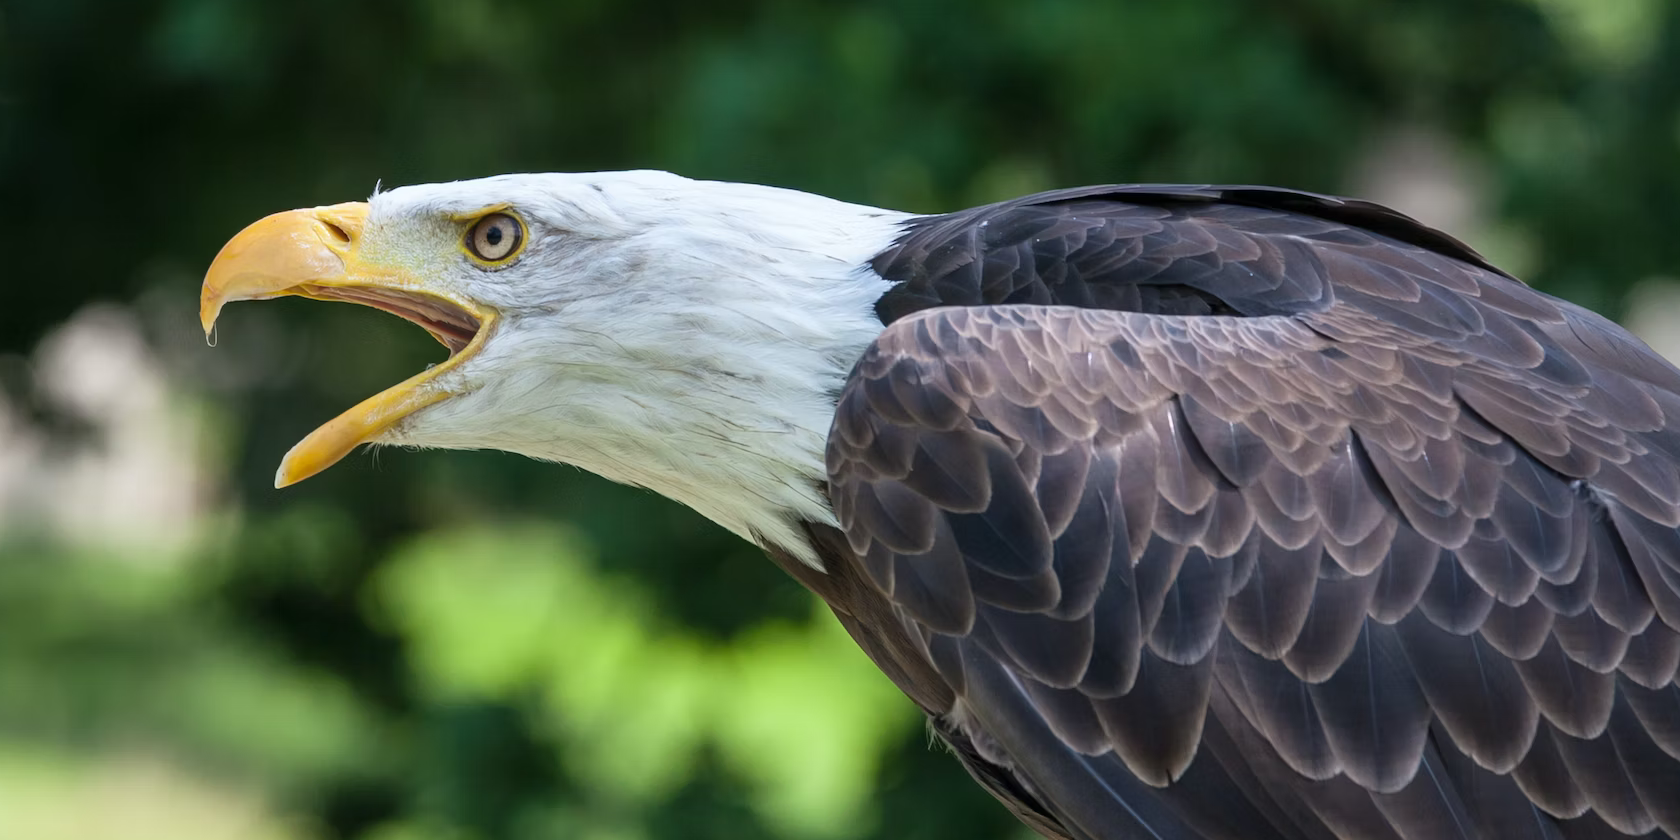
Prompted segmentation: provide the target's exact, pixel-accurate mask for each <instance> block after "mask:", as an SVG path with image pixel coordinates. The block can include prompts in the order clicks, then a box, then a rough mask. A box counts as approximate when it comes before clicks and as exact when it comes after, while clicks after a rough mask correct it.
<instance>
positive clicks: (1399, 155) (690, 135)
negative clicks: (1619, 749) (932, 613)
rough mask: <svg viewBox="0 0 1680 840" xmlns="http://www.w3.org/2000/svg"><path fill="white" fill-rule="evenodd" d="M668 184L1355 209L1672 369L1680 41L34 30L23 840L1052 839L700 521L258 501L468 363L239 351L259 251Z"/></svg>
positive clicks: (1171, 11)
mask: <svg viewBox="0 0 1680 840" xmlns="http://www.w3.org/2000/svg"><path fill="white" fill-rule="evenodd" d="M643 167H648V168H665V169H672V170H675V171H677V172H680V173H683V174H686V175H690V176H695V177H703V178H721V179H730V180H748V181H758V182H766V183H773V184H778V185H784V186H790V187H796V188H800V189H805V190H811V191H816V192H822V193H826V194H829V195H832V196H835V197H838V198H842V199H846V200H850V201H858V202H865V203H872V204H878V205H884V206H890V207H895V208H900V209H905V210H914V211H940V210H949V209H956V208H959V207H963V206H967V205H970V204H973V203H977V202H981V201H986V200H992V199H997V198H1003V197H1007V196H1011V195H1015V194H1020V193H1024V192H1028V191H1032V190H1037V189H1044V188H1050V187H1056V186H1069V185H1077V184H1084V183H1095V182H1109V181H1188V182H1210V181H1211V182H1260V183H1275V184H1282V185H1288V186H1296V187H1302V188H1306V189H1312V190H1319V191H1328V192H1342V193H1356V194H1361V195H1364V196H1367V197H1371V198H1376V199H1379V200H1383V201H1386V202H1389V203H1392V204H1395V205H1397V206H1399V207H1401V208H1402V209H1404V210H1407V211H1409V212H1412V213H1414V214H1416V215H1418V216H1420V217H1422V218H1424V219H1425V220H1427V221H1430V222H1433V223H1435V224H1438V225H1441V226H1443V227H1446V228H1448V229H1449V230H1451V231H1453V232H1455V233H1457V234H1459V235H1460V236H1462V237H1464V238H1466V239H1468V240H1469V241H1470V242H1471V243H1472V244H1474V245H1476V246H1478V247H1480V248H1482V249H1483V250H1485V251H1486V252H1487V253H1489V254H1490V255H1491V256H1492V257H1493V258H1494V259H1495V260H1496V261H1498V262H1500V263H1501V264H1503V265H1506V266H1508V267H1509V268H1511V269H1513V270H1515V271H1516V272H1518V273H1520V274H1522V275H1523V276H1525V277H1527V278H1529V279H1530V280H1531V281H1533V282H1535V283H1537V284H1538V285H1540V286H1542V287H1544V288H1546V289H1548V290H1550V291H1553V292H1555V293H1558V294H1561V295H1564V296H1566V297H1570V298H1573V299H1575V300H1578V301H1580V302H1583V303H1585V304H1587V305H1589V306H1593V307H1595V308H1599V309H1601V310H1604V311H1606V312H1609V313H1610V314H1612V315H1614V316H1616V317H1623V318H1627V319H1629V320H1630V323H1632V325H1633V326H1634V327H1635V328H1636V329H1637V330H1638V331H1640V332H1641V333H1642V334H1643V335H1645V336H1647V338H1648V339H1649V340H1651V341H1652V342H1653V343H1654V344H1656V345H1657V346H1658V347H1659V348H1660V349H1673V348H1676V347H1680V339H1676V338H1675V332H1676V331H1677V330H1680V327H1676V324H1680V295H1677V294H1676V293H1675V291H1674V289H1675V286H1674V285H1673V284H1672V281H1671V280H1670V279H1668V278H1669V277H1671V276H1672V275H1673V273H1674V272H1676V271H1680V212H1677V210H1676V207H1677V206H1680V3H1674V2H1667V1H1666V0H1269V1H1268V2H1247V1H1246V0H906V1H905V2H896V3H887V2H876V3H854V4H847V3H824V4H816V3H800V2H792V0H715V1H714V2H631V1H630V0H621V2H608V0H576V2H555V3H537V2H529V3H516V2H506V1H505V0H503V1H498V0H419V2H397V0H383V1H382V2H377V1H376V2H361V3H356V2H343V0H334V2H328V1H327V0H288V1H287V2H272V3H254V2H249V3H248V2H229V1H228V0H131V2H121V3H112V2H94V0H0V242H3V243H4V246H5V247H4V254H5V257H4V260H3V262H0V840H60V839H62V840H88V839H89V838H118V837H120V838H124V840H151V839H152V838H158V840H212V839H213V838H215V839H217V840H220V838H253V840H316V839H318V840H338V838H344V839H345V840H351V838H354V839H355V840H493V839H496V838H514V840H524V838H583V840H653V838H712V839H713V840H753V838H780V839H781V840H861V839H862V838H904V839H905V840H943V839H945V838H949V840H990V839H991V838H1021V837H1024V836H1025V835H1024V832H1023V830H1022V829H1020V828H1018V827H1017V826H1015V824H1014V823H1013V822H1012V821H1011V820H1010V819H1008V818H1007V817H1006V816H1005V814H1004V812H1003V810H1002V809H1001V808H999V807H997V806H995V805H994V804H992V803H991V802H990V800H989V799H987V798H986V797H985V796H984V795H983V794H981V793H979V792H978V791H977V790H976V789H974V788H973V787H972V786H971V785H970V783H969V782H968V780H967V778H966V777H965V775H964V774H963V773H962V772H961V770H960V769H959V768H958V767H957V765H956V763H955V762H954V761H953V760H951V759H950V758H949V757H948V756H945V755H942V754H940V753H939V752H937V751H936V750H930V749H929V748H928V739H927V736H926V734H925V733H924V731H923V729H922V727H921V724H920V722H919V720H918V719H917V717H916V715H915V713H914V712H913V710H912V708H911V706H910V704H909V703H908V702H907V701H904V700H902V699H901V698H900V697H899V696H898V695H897V694H896V692H895V691H894V690H893V689H892V688H891V686H890V685H888V683H887V682H886V680H885V679H883V678H882V677H880V676H879V675H877V674H876V673H875V672H874V670H873V668H872V667H871V666H870V665H869V664H868V663H867V662H866V661H865V660H864V659H863V657H862V656H861V655H860V654H858V653H857V652H856V651H854V650H853V648H852V646H851V644H850V642H849V641H848V640H847V639H846V638H845V637H844V634H843V633H841V632H839V631H838V630H837V629H836V627H835V625H834V623H833V622H832V620H830V619H829V618H827V617H826V616H825V614H824V613H823V612H822V611H821V610H820V609H818V608H817V607H816V606H815V605H814V604H813V602H812V599H811V598H809V597H808V596H807V595H806V594H804V592H803V591H802V590H800V589H799V588H798V587H796V586H795V585H793V584H792V583H791V582H789V581H788V580H786V579H785V578H783V577H782V576H781V575H780V574H779V573H778V572H776V571H775V570H774V569H773V568H772V567H771V565H770V564H769V563H767V562H765V561H764V560H763V558H761V557H760V556H759V555H758V553H757V552H756V551H755V550H754V549H752V548H750V547H749V546H747V545H745V544H743V543H741V542H739V541H737V540H736V539H734V538H733V537H731V536H729V535H727V534H725V533H724V532H723V531H721V530H720V529H718V528H715V527H712V526H711V525H709V524H708V523H706V522H704V521H702V520H701V519H700V518H699V517H697V516H696V515H694V514H692V513H690V512H688V511H686V510H684V509H681V508H678V507H677V506H675V505H674V504H671V503H668V502H665V501H663V500H661V499H658V498H655V497H653V496H651V495H650V494H647V493H643V492H639V491H634V490H629V489H626V488H623V487H618V486H614V485H610V484H607V483H606V482H604V481H602V480H599V479H596V478H594V477H592V476H587V475H583V474H581V473H579V472H577V471H575V470H572V469H569V468H562V467H555V466H548V465H541V464H534V463H530V462H527V461H524V460H521V459H519V458H516V457H512V456H508V455H503V454H499V453H441V452H427V453H411V452H406V451H400V450H386V451H381V452H371V453H368V452H365V453H361V454H358V455H356V456H354V457H352V458H350V459H348V460H347V461H346V462H345V463H342V464H340V465H339V466H337V467H336V468H334V469H332V470H331V471H329V472H327V473H325V474H324V475H322V476H320V477H318V478H315V479H312V480H310V481H308V482H306V483H305V484H303V485H300V486H298V487H296V488H292V489H288V490H286V491H284V492H277V491H275V490H273V489H271V487H270V481H271V475H272V470H273V469H274V467H275V466H276V464H277V463H278V461H279V458H280V455H281V454H282V453H283V452H284V451H285V450H286V449H287V447H289V446H290V445H291V443H292V442H294V441H295V440H297V439H298V438H300V437H302V436H303V435H304V434H305V433H306V432H308V431H309V430H310V429H311V428H313V427H314V426H315V425H317V424H318V423H320V422H322V421H324V420H326V419H328V418H329V417H331V416H332V415H334V414H335V413H337V412H338V411H340V410H342V409H344V408H346V407H348V406H350V405H351V404H353V403H355V402H356V401H358V400H359V399H361V398H362V397H364V396H367V395H369V394H371V393H373V392H375V391H376V390H379V389H381V388H383V387H385V386H387V385H390V384H392V383H395V382H397V381H398V380H400V379H402V378H405V377H407V376H408V375H409V374H411V373H413V372H414V371H415V370H418V369H419V368H420V367H421V366H422V365H424V364H426V363H427V362H431V361H437V360H439V359H440V358H441V357H442V352H443V351H442V349H441V348H440V347H438V346H437V345H436V344H434V343H432V342H431V341H430V340H429V339H428V338H427V337H426V336H425V335H424V334H423V333H422V332H421V331H420V330H417V329H414V328H412V327H410V326H409V325H407V324H404V323H402V322H400V321H398V320H396V319H394V318H389V317H386V316H383V315H381V314H379V313H377V312H374V311H372V310H368V309H361V308H356V307H344V306H325V305H321V304H315V303H307V302H300V301H296V300H291V301H280V302H275V303H270V304H265V305H262V306H239V307H234V308H233V309H231V310H230V311H229V312H228V313H227V314H226V315H225V316H224V318H223V321H222V326H221V328H220V329H221V332H220V342H219V343H220V346H219V347H218V348H216V349H214V350H211V349H209V348H207V347H206V346H205V343H204V341H203V339H202V338H201V336H200V335H199V332H198V328H197V325H196V322H195V312H196V305H195V304H196V295H197V284H198V281H199V278H200V276H201V273H202V271H203V269H204V267H205V266H206V265H207V264H208V262H209V260H210V258H211V257H212V256H213V255H214V254H215V252H216V249H217V248H218V247H219V246H220V244H221V243H222V242H223V241H224V240H225V239H226V238H227V237H229V236H230V235H232V234H233V233H234V232H235V231H237V230H238V229H239V228H240V227H242V226H243V225H244V224H246V223H247V222H249V221H252V220H254V219H256V218H257V217H259V216H261V215H264V214H267V213H270V212H273V211H276V210H282V209H287V208H291V207H298V206H309V205H316V204H328V203H334V202H339V201H345V200H353V199H357V198H360V197H363V196H366V195H367V194H368V193H369V192H371V191H372V189H373V187H374V184H375V183H376V182H377V181H379V180H381V179H382V180H383V182H384V183H385V184H387V185H397V184H406V183H413V182H421V181H434V180H449V179H456V178H467V177H475V176H481V175H489V174H494V173H500V172H507V171H519V170H591V169H609V168H643Z"/></svg>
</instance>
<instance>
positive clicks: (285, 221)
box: [198, 202, 496, 487]
mask: <svg viewBox="0 0 1680 840" xmlns="http://www.w3.org/2000/svg"><path fill="white" fill-rule="evenodd" d="M367 217H368V206H367V204H365V203H362V202H351V203H346V204H335V205H332V206H330V207H314V208H310V209H307V210H291V211H288V212H285V213H276V214H274V215H272V216H269V217H267V218H264V219H261V220H259V221H257V222H255V223H254V224H252V225H251V226H249V227H247V228H245V229H244V230H242V231H240V232H239V234H238V235H236V236H234V237H233V239H231V240H229V241H228V243H227V244H226V245H224V246H222V250H221V252H220V253H218V254H217V255H216V259H215V261H214V262H212V263H211V264H210V270H209V271H208V272H206V273H205V275H204V288H203V292H202V294H201V295H200V297H199V306H198V314H199V320H200V321H201V322H202V323H203V325H204V331H205V334H207V335H208V334H209V333H210V330H211V329H212V328H213V327H214V326H215V324H216V317H217V315H219V314H220V313H221V311H222V307H223V306H224V305H225V304H227V303H228V302H229V301H235V300H261V299H266V298H274V297H281V296H284V295H301V296H303V297H308V298H314V299H316V300H342V301H350V302H353V303H361V304H365V305H369V306H373V307H376V308H378V309H383V310H385V311H387V312H391V313H393V314H396V315H400V316H402V317H403V318H406V319H408V320H410V321H413V322H415V323H417V324H420V325H421V326H423V327H425V328H426V329H427V330H428V331H429V332H431V333H432V335H433V336H434V337H436V338H437V339H438V341H440V342H442V343H443V344H444V346H446V347H448V348H449V349H450V357H449V359H448V360H447V361H444V362H442V363H440V364H437V365H433V366H432V367H431V368H428V369H427V370H425V371H424V372H422V373H419V374H417V375H415V376H413V377H411V378H409V379H408V380H407V381H405V382H403V383H401V384H399V385H396V386H394V387H391V388H388V389H386V390H384V391H382V392H380V393H379V394H376V395H374V396H372V397H369V398H368V399H366V400H363V401H362V402H361V403H360V404H359V405H357V406H356V407H355V408H352V409H350V410H349V411H346V412H345V413H343V414H341V415H339V416H338V417H337V418H334V419H333V420H331V421H330V422H328V423H327V424H326V425H324V426H322V427H320V428H319V429H316V430H315V431H314V432H311V433H310V434H309V436H308V437H305V438H304V439H303V440H301V441H299V442H298V444H297V445H296V446H294V447H292V449H291V451H290V452H287V453H286V457H285V459H284V460H282V461H281V463H280V469H279V471H278V472H277V473H276V474H275V477H274V486H276V487H285V486H286V485H288V484H294V483H296V482H299V481H302V480H304V479H306V478H308V477H310V476H312V475H314V474H316V473H318V472H320V471H322V470H324V469H326V468H327V467H330V466H332V465H333V464H334V463H337V462H338V460H339V459H341V458H343V457H344V456H345V455H347V454H349V453H350V451H351V450H352V449H355V448H356V446H358V445H359V444H362V443H367V442H370V441H373V440H376V439H377V438H378V437H379V435H380V434H381V433H383V432H385V431H386V430H387V429H389V428H390V427H391V426H392V425H393V424H395V423H396V422H398V421H399V420H402V419H403V418H404V417H407V416H409V415H411V414H413V413H414V412H416V411H419V410H420V409H422V408H425V407H426V406H429V405H432V404H434V403H437V402H440V401H442V400H445V399H448V398H449V397H452V396H455V395H456V394H457V393H461V392H460V391H459V390H455V389H451V388H448V387H445V386H443V385H441V384H440V383H439V382H437V379H438V378H439V377H441V376H442V375H444V374H446V373H448V372H449V371H451V370H453V369H454V368H455V367H456V366H458V365H459V364H460V363H461V362H463V361H464V360H465V359H467V358H470V357H471V356H472V355H473V354H474V353H476V352H477V351H478V349H479V347H480V346H481V345H482V344H483V342H484V339H485V337H486V336H487V335H488V334H489V333H490V330H489V327H490V326H491V324H492V323H494V321H495V317H496V316H495V312H494V311H493V310H491V309H489V308H487V307H484V306H482V305H480V304H478V303H476V302H474V301H472V300H470V299H467V298H466V297H465V296H463V295H460V294H458V293H456V292H454V291H453V290H448V289H441V288H435V287H428V285H427V284H425V283H424V282H423V281H422V280H420V279H419V278H415V277H411V276H409V274H408V273H407V272H405V271H403V270H401V269H398V268H393V267H390V266H384V265H378V264H374V263H373V262H372V261H369V260H366V259H364V258H363V256H362V253H361V245H362V241H363V232H364V230H365V228H366V226H367Z"/></svg>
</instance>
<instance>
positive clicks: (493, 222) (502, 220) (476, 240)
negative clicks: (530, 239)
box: [463, 213, 525, 263]
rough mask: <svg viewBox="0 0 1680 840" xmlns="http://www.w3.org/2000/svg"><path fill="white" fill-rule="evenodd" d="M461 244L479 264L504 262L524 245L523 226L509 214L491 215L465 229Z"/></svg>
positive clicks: (516, 218)
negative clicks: (465, 232)
mask: <svg viewBox="0 0 1680 840" xmlns="http://www.w3.org/2000/svg"><path fill="white" fill-rule="evenodd" d="M463 244H464V245H466V248H467V253H469V254H471V255H472V256H473V257H474V258H476V259H478V260H479V261H481V262H486V263H501V262H506V261H508V260H510V259H512V258H513V257H514V255H516V254H518V253H519V249H520V246H521V245H523V244H525V226H524V225H523V224H521V223H520V221H519V219H518V217H516V216H514V215H513V214H511V213H491V214H489V215H487V216H485V217H484V218H482V219H479V220H478V221H476V222H473V225H472V227H470V228H467V235H466V237H465V240H464V241H463Z"/></svg>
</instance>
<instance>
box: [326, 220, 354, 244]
mask: <svg viewBox="0 0 1680 840" xmlns="http://www.w3.org/2000/svg"><path fill="white" fill-rule="evenodd" d="M321 224H323V225H326V226H327V231H328V232H329V233H331V234H332V236H333V238H334V239H337V240H338V241H340V242H349V241H350V234H349V233H346V232H345V230H344V228H341V227H339V226H338V225H335V224H333V223H332V222H329V221H326V220H324V219H323V220H322V221H321Z"/></svg>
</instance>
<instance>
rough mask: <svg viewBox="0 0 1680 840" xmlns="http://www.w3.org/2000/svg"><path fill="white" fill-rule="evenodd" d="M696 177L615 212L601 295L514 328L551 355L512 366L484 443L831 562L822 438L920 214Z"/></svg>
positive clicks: (874, 328) (580, 282)
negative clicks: (826, 548)
mask: <svg viewBox="0 0 1680 840" xmlns="http://www.w3.org/2000/svg"><path fill="white" fill-rule="evenodd" d="M697 189H698V190H699V191H700V193H699V194H698V195H694V196H689V197H687V198H686V199H685V200H684V201H683V202H681V203H680V204H679V205H678V206H674V207H673V206H671V204H670V202H669V201H668V200H667V201H666V203H665V206H659V207H649V208H641V207H638V206H635V205H633V204H630V206H620V207H617V208H615V209H617V210H618V211H619V212H620V213H621V214H623V215H624V216H625V217H626V219H627V220H628V223H627V226H628V227H629V228H631V229H632V230H633V232H632V233H630V234H628V235H627V236H625V237H623V238H620V239H616V240H615V241H613V242H611V243H610V244H609V245H607V246H604V247H603V251H602V254H603V259H602V260H601V261H599V262H598V263H594V262H591V263H590V264H594V265H599V266H600V268H599V271H600V272H601V273H602V274H601V276H599V277H582V278H573V279H572V283H571V285H570V286H569V288H581V289H594V290H596V292H595V293H593V294H585V295H577V296H573V297H570V298H568V299H565V300H561V301H556V302H555V309H556V311H555V315H554V317H553V318H548V319H527V320H526V323H527V326H526V327H525V328H526V329H529V330H531V333H532V334H531V335H529V336H520V335H517V334H516V335H511V336H506V337H503V338H501V339H499V340H500V342H501V343H502V344H503V345H504V346H511V345H512V344H513V343H514V342H516V341H520V340H524V341H532V342H537V341H540V342H542V343H543V345H544V346H543V347H542V349H541V351H540V352H535V353H533V352H525V353H523V354H521V355H522V356H523V357H524V358H528V359H539V360H542V361H543V363H542V364H540V365H537V366H529V365H527V366H528V367H529V369H528V370H524V371H521V372H520V374H519V375H517V376H514V377H511V378H510V383H511V385H512V387H508V388H504V389H503V390H504V391H505V397H501V398H502V399H503V400H504V404H503V405H502V406H501V407H500V408H499V410H495V411H494V412H493V413H494V415H495V416H497V417H498V423H499V424H500V428H498V429H495V430H491V432H490V436H491V437H492V438H493V439H491V440H478V441H476V442H475V443H476V445H479V446H493V447H496V448H499V449H504V450H509V451H514V452H519V453H523V454H525V455H529V456H532V457H536V458H542V459H547V460H553V461H561V462H565V463H570V464H574V465H577V466H579V467H582V468H584V469H587V470H589V471H591V472H595V473H598V474H600V475H603V476H605V477H607V478H610V479H613V480H615V481H620V482H623V483H626V484H633V485H637V486H641V487H646V488H648V489H651V490H654V491H656V492H658V493H660V494H662V495H665V496H668V497H670V498H672V499H675V500H676V501H678V502H681V503H683V504H685V505H688V506H689V507H691V508H693V509H694V510H696V511H698V512H700V513H701V514H703V515H705V516H706V517H708V518H710V519H711V520H713V521H715V522H717V523H718V524H720V525H722V526H724V527H725V528H728V529H729V530H731V531H734V532H735V533H736V534H739V535H741V536H743V537H745V538H747V539H749V540H752V541H754V542H757V543H759V544H760V545H763V546H766V547H779V548H781V549H783V550H785V551H787V552H788V553H790V554H793V555H794V556H795V557H797V558H798V559H799V560H801V561H802V562H805V563H807V564H809V565H812V566H815V567H819V568H820V562H819V560H818V559H817V555H816V552H815V551H814V550H813V549H812V548H811V547H810V545H809V540H808V538H807V537H806V535H805V532H804V530H803V529H802V528H801V527H800V525H801V523H803V522H817V523H825V524H832V523H833V522H834V516H833V513H832V512H831V511H830V510H829V506H828V500H827V496H826V492H825V488H826V485H827V472H826V470H825V468H824V455H823V453H824V447H825V443H826V441H827V436H828V431H829V426H830V424H831V422H832V419H833V413H834V408H835V400H836V397H837V396H838V394H839V391H840V388H841V386H842V385H843V384H844V382H845V378H846V376H847V374H848V373H849V372H850V370H851V367H852V365H853V364H854V363H855V362H856V361H857V359H858V357H859V356H860V355H861V353H862V352H863V349H864V348H865V347H866V346H867V345H868V344H869V342H870V341H872V340H874V338H875V337H876V336H877V335H878V334H879V333H880V331H881V322H880V320H879V318H878V316H877V315H876V314H875V309H874V307H875V303H876V302H877V301H878V300H879V299H880V297H881V295H882V294H883V293H884V292H885V291H886V289H887V288H888V284H887V283H886V281H884V280H883V279H882V278H881V277H880V276H879V275H877V274H875V273H874V272H873V271H872V270H871V269H870V268H869V265H868V262H869V260H870V258H871V257H873V256H874V255H875V254H877V253H879V252H880V251H882V250H885V249H886V248H887V247H888V246H889V245H890V244H891V243H892V242H893V240H894V239H895V238H897V236H898V235H899V233H900V232H901V229H902V228H901V225H902V222H903V221H904V220H905V219H906V218H907V217H906V216H905V215H904V214H901V213H894V212H890V211H884V210H878V209H876V208H871V207H860V206H857V205H849V204H843V203H840V202H836V201H832V200H829V199H825V198H820V197H818V196H811V195H806V194H804V193H795V192H790V191H786V190H776V189H769V188H763V187H747V186H743V185H734V184H727V185H725V184H715V185H714V184H700V185H698V186H697ZM619 201H620V203H621V205H622V204H625V203H628V202H627V200H626V199H623V198H620V199H619ZM644 211H645V213H646V214H647V216H648V219H649V220H647V221H643V220H639V219H638V218H637V214H638V213H642V212H644ZM580 247H582V246H580ZM510 339H511V340H510ZM533 395H540V396H541V397H542V399H541V400H540V401H532V400H531V397H532V396H533ZM486 396H490V397H491V398H492V399H495V398H497V397H496V395H486Z"/></svg>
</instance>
